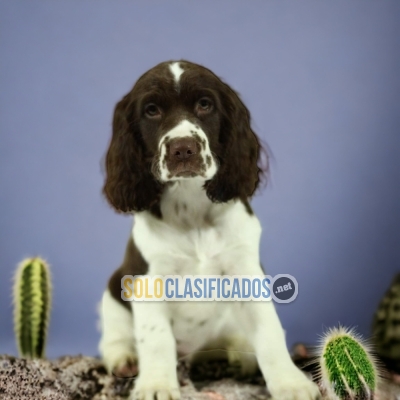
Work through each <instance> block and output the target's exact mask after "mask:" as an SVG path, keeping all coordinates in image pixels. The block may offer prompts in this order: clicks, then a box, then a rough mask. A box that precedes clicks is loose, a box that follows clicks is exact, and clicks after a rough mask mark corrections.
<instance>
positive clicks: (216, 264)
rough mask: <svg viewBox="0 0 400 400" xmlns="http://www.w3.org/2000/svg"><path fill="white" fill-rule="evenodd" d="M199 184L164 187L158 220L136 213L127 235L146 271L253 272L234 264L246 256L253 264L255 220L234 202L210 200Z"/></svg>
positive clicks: (257, 236) (256, 237)
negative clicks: (146, 266)
mask: <svg viewBox="0 0 400 400" xmlns="http://www.w3.org/2000/svg"><path fill="white" fill-rule="evenodd" d="M202 183H203V182H202V181H200V180H199V181H196V180H193V179H192V180H191V181H183V182H177V183H175V184H174V185H173V186H171V187H170V188H168V190H167V191H166V193H165V194H164V196H163V198H162V202H161V211H162V214H163V218H162V219H157V218H156V217H154V216H153V215H152V214H150V213H148V212H142V213H138V214H136V216H135V224H134V227H133V237H134V240H135V243H136V245H137V247H138V249H139V251H140V252H141V253H142V255H143V256H144V258H145V259H146V261H147V262H148V263H149V272H148V273H149V274H150V275H156V274H160V275H167V274H169V275H170V274H171V275H172V274H181V275H192V274H221V275H223V274H231V275H233V274H234V273H240V274H250V273H259V272H260V271H246V266H245V265H240V262H241V259H243V256H245V258H246V260H247V261H248V257H249V255H251V258H252V260H253V261H254V263H255V264H256V265H257V264H258V265H259V261H258V257H259V255H258V245H259V240H260V235H261V227H260V223H259V221H258V219H257V218H256V217H255V216H254V215H250V214H249V213H248V211H247V210H246V207H245V206H244V204H243V203H241V202H240V201H232V202H229V203H226V204H215V203H212V202H211V201H210V200H209V199H208V198H207V196H206V194H205V191H204V189H203V188H202ZM247 263H248V262H247ZM252 264H253V263H252Z"/></svg>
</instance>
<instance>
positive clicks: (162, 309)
mask: <svg viewBox="0 0 400 400" xmlns="http://www.w3.org/2000/svg"><path fill="white" fill-rule="evenodd" d="M132 305H133V315H134V326H135V337H136V346H137V352H138V363H139V376H138V379H137V380H136V382H135V387H134V389H133V399H135V400H148V399H152V400H153V399H154V400H170V399H171V400H176V399H179V398H180V391H179V383H178V378H177V372H176V364H177V358H176V344H175V339H174V336H173V333H172V328H171V324H170V319H169V315H168V308H167V303H166V302H146V301H145V302H133V303H132Z"/></svg>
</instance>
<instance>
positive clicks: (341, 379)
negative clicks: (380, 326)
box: [320, 327, 378, 400]
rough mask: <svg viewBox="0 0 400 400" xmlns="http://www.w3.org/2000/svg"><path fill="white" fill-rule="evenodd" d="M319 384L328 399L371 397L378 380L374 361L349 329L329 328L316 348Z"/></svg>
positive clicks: (360, 340) (358, 337)
mask: <svg viewBox="0 0 400 400" xmlns="http://www.w3.org/2000/svg"><path fill="white" fill-rule="evenodd" d="M320 366H321V378H322V386H323V388H324V389H325V390H326V391H327V394H328V397H329V398H332V399H340V400H348V399H373V398H374V393H375V391H376V387H377V383H378V370H377V367H376V361H375V359H374V357H373V356H372V355H371V354H370V350H369V349H368V346H367V345H366V344H365V343H364V342H363V340H362V339H361V337H360V336H358V335H357V334H355V332H354V331H353V330H351V329H346V328H343V327H339V328H333V329H331V330H330V331H329V332H328V333H327V334H326V335H325V336H324V337H323V339H322V343H321V349H320Z"/></svg>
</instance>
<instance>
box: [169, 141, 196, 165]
mask: <svg viewBox="0 0 400 400" xmlns="http://www.w3.org/2000/svg"><path fill="white" fill-rule="evenodd" d="M196 154H197V143H196V141H195V140H194V139H192V138H190V137H185V138H178V139H174V140H173V141H172V142H171V143H170V146H169V156H170V158H171V159H178V160H187V159H188V158H190V157H192V156H194V155H196Z"/></svg>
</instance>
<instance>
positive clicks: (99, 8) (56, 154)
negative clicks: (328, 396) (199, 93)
mask: <svg viewBox="0 0 400 400" xmlns="http://www.w3.org/2000/svg"><path fill="white" fill-rule="evenodd" d="M399 21H400V3H399V1H397V0H394V1H383V0H382V1H367V0H362V1H356V0H354V1H348V0H336V1H305V0H303V1H297V0H292V1H290V0H286V1H265V0H262V1H261V0H252V1H251V2H249V1H233V0H229V1H228V0H226V1H208V0H202V1H183V0H182V1H164V0H163V1H161V0H160V1H155V0H154V1H144V0H143V1H124V0H119V1H99V0H86V1H80V2H76V1H58V2H52V1H17V0H13V1H6V0H2V1H1V2H0V29H1V35H0V46H1V47H0V50H1V53H0V57H1V59H0V63H1V64H0V67H1V68H0V90H1V91H0V108H1V110H0V113H1V114H0V134H1V142H0V204H1V207H0V229H1V230H0V233H1V237H0V353H4V352H7V353H12V354H15V353H16V348H15V344H14V336H13V332H12V307H11V277H12V274H13V271H14V268H15V265H16V264H17V263H18V262H19V261H20V260H21V259H22V258H23V257H25V256H29V255H36V254H40V255H42V256H43V257H45V258H47V259H48V261H49V262H50V263H51V265H52V271H53V280H54V306H53V311H52V320H51V326H50V336H49V342H48V356H50V357H55V356H58V355H61V354H66V353H69V354H75V353H79V352H81V353H85V354H91V355H94V354H96V352H97V343H98V339H99V333H98V331H97V329H96V319H97V316H96V304H97V302H98V301H99V299H100V296H101V294H102V291H103V289H104V287H105V285H106V281H107V279H108V277H109V275H110V274H111V272H112V271H113V270H114V269H115V267H117V266H118V264H119V262H120V261H121V259H122V256H123V251H124V247H125V242H126V239H127V237H128V234H129V230H130V228H131V220H130V218H128V217H122V216H118V215H116V214H115V213H114V212H113V211H112V210H111V209H110V208H109V207H108V205H107V204H106V202H105V200H104V199H103V198H102V196H101V193H100V190H101V186H102V181H103V174H102V170H101V159H102V157H103V156H104V153H105V150H106V148H107V144H108V141H109V138H110V123H111V118H112V111H113V107H114V104H115V103H116V102H117V101H118V100H119V99H120V98H121V97H122V95H124V94H125V93H126V92H127V91H128V90H129V89H130V88H131V86H132V85H133V83H134V81H135V80H136V79H137V78H138V76H139V75H140V74H142V73H143V72H144V71H146V70H147V69H148V68H150V67H152V66H153V65H155V64H156V63H158V62H161V61H165V60H169V59H179V58H185V59H188V60H192V61H195V62H198V63H201V64H204V65H205V66H207V67H209V68H211V69H212V70H213V71H214V72H215V73H216V74H218V75H219V76H221V77H222V78H224V79H225V80H226V81H227V82H228V83H229V84H231V85H232V86H233V87H234V88H235V89H236V90H237V91H239V92H240V93H241V95H242V98H243V99H244V101H245V103H246V104H247V105H248V107H249V109H250V110H251V113H252V117H253V126H254V128H255V130H256V131H257V132H258V134H259V135H260V136H261V137H262V138H263V139H264V140H265V141H267V142H268V143H269V145H270V147H271V149H272V152H273V155H274V161H273V164H272V181H271V182H270V185H269V187H267V189H266V190H264V191H263V192H262V194H261V195H259V196H258V197H257V198H255V199H254V201H253V205H254V208H255V210H256V212H257V213H258V215H259V216H260V218H261V221H262V224H263V226H264V234H263V238H262V243H261V256H262V261H263V263H264V265H265V266H266V267H267V271H268V273H269V274H272V275H274V274H277V273H290V274H292V275H294V276H295V277H296V278H297V280H298V282H299V285H300V293H299V297H298V298H297V300H296V301H295V302H294V303H292V304H289V305H285V306H280V307H279V313H280V315H281V318H282V322H283V325H284V327H285V329H286V330H287V332H288V343H289V344H292V343H293V342H295V341H307V342H315V341H316V340H317V339H318V335H319V334H321V333H322V332H323V330H324V329H325V328H326V327H330V326H332V325H335V324H337V323H338V322H341V323H343V324H346V325H352V326H354V325H355V326H358V330H359V331H360V332H361V333H363V334H366V335H367V334H368V333H369V330H370V323H371V318H372V314H373V312H374V310H375V308H376V306H377V304H378V302H379V299H380V298H381V296H382V295H383V293H384V291H385V289H386V288H387V287H388V285H389V283H390V281H391V278H392V276H393V275H394V273H395V272H398V271H399V270H400V251H399V248H400V247H399V244H400V243H399V242H400V24H399Z"/></svg>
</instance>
